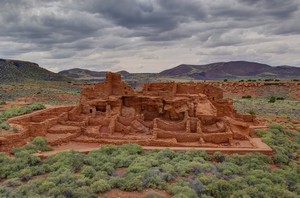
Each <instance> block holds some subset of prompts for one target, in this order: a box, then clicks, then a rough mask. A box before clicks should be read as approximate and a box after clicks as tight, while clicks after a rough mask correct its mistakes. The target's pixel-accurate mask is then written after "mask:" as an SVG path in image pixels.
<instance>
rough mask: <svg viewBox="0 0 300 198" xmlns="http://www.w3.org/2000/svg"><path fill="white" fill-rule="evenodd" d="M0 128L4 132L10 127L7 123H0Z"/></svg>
mask: <svg viewBox="0 0 300 198" xmlns="http://www.w3.org/2000/svg"><path fill="white" fill-rule="evenodd" d="M0 128H1V129H4V130H9V128H10V126H9V124H8V123H7V122H2V123H1V124H0Z"/></svg>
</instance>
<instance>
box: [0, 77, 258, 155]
mask: <svg viewBox="0 0 300 198" xmlns="http://www.w3.org/2000/svg"><path fill="white" fill-rule="evenodd" d="M8 121H9V123H10V124H15V125H18V126H19V127H20V128H21V129H22V130H21V132H20V133H17V134H5V135H2V136H0V150H2V151H8V150H10V149H11V148H13V147H14V146H19V145H22V144H25V143H26V142H25V140H26V138H29V137H36V136H44V137H45V138H46V139H47V141H48V144H50V145H52V146H56V145H61V144H63V143H68V142H81V143H100V144H125V143H137V144H140V145H142V146H156V147H157V146H162V147H206V148H208V147H209V148H220V149H221V148H243V149H245V148H248V149H249V150H251V149H256V150H257V148H258V147H259V146H258V145H256V144H255V141H252V139H253V138H252V137H251V134H252V132H251V126H255V125H257V124H258V122H257V121H256V119H255V116H252V115H240V114H238V113H237V112H236V111H235V110H234V109H233V105H232V101H231V100H230V99H224V98H223V90H222V89H220V88H217V87H214V86H212V85H208V84H204V83H195V82H189V83H175V82H166V83H146V84H144V88H143V90H142V91H140V92H137V91H134V90H133V89H132V88H131V87H130V86H129V85H127V84H126V83H125V82H123V81H122V80H121V76H120V74H117V73H110V72H108V73H107V74H106V81H105V82H101V83H97V84H92V85H87V86H85V87H84V88H83V89H82V91H81V97H80V102H79V104H78V105H76V106H61V107H54V108H49V109H46V110H41V111H38V112H34V113H31V114H28V115H24V116H19V117H15V118H11V119H9V120H8Z"/></svg>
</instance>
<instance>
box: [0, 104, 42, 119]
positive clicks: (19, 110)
mask: <svg viewBox="0 0 300 198" xmlns="http://www.w3.org/2000/svg"><path fill="white" fill-rule="evenodd" d="M41 109H45V106H44V105H42V104H35V103H34V104H31V105H28V106H24V107H13V108H11V109H7V110H5V111H3V112H1V113H0V118H2V119H6V118H12V117H15V116H19V115H23V114H27V113H31V112H33V111H36V110H41Z"/></svg>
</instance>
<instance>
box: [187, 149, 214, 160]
mask: <svg viewBox="0 0 300 198" xmlns="http://www.w3.org/2000/svg"><path fill="white" fill-rule="evenodd" d="M185 155H187V156H189V157H191V159H193V160H194V159H195V158H202V159H204V160H206V161H208V160H211V157H210V155H208V154H207V152H206V151H203V150H195V149H190V150H188V151H186V152H185Z"/></svg>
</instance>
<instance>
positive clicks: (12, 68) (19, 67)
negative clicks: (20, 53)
mask: <svg viewBox="0 0 300 198" xmlns="http://www.w3.org/2000/svg"><path fill="white" fill-rule="evenodd" d="M26 80H34V81H66V80H69V79H68V78H66V77H65V76H62V75H60V74H56V73H53V72H51V71H48V70H46V69H44V68H42V67H40V66H39V65H38V64H36V63H32V62H27V61H19V60H6V59H0V82H2V83H3V82H22V81H26Z"/></svg>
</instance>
